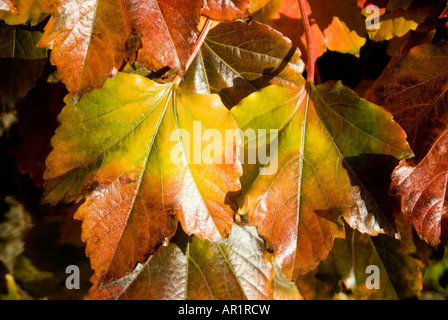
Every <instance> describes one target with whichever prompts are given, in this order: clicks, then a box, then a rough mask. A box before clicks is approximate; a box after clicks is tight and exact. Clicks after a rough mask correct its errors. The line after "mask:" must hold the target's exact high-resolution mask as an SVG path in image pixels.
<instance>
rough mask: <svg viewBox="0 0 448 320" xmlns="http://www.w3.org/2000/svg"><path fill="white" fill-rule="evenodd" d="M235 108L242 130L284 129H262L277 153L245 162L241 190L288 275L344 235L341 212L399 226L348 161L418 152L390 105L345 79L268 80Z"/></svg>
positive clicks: (358, 221) (353, 219)
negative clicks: (368, 97)
mask: <svg viewBox="0 0 448 320" xmlns="http://www.w3.org/2000/svg"><path fill="white" fill-rule="evenodd" d="M302 83H303V82H302ZM231 112H232V114H233V115H234V116H235V119H236V120H237V123H238V124H239V126H240V128H241V129H242V130H243V132H245V130H247V129H253V130H255V131H257V130H260V129H265V130H272V129H276V130H278V133H276V132H275V131H274V132H273V133H272V132H270V133H266V131H265V132H263V131H260V132H262V133H260V135H261V142H262V141H263V140H266V139H264V136H263V134H265V135H267V137H266V138H267V140H268V141H270V149H271V150H270V153H271V156H270V160H269V161H268V162H267V164H265V165H264V166H263V167H262V168H261V170H259V169H260V168H259V166H257V165H252V166H247V167H246V168H245V175H244V176H243V177H242V188H243V192H242V193H243V196H245V195H247V197H248V203H247V210H248V218H249V222H250V223H251V224H253V225H256V226H257V228H258V232H259V234H260V235H261V236H262V237H263V238H264V239H266V241H267V245H268V247H269V248H270V249H271V250H273V252H274V256H275V259H276V262H277V264H278V265H279V266H280V267H281V268H282V271H283V273H284V274H285V275H287V276H288V278H289V279H295V278H296V277H297V276H298V275H299V274H303V273H306V272H307V271H309V270H311V269H313V268H315V267H316V266H317V264H318V262H319V261H321V260H323V259H324V258H325V257H326V256H327V254H328V251H329V250H330V248H331V247H332V244H333V239H334V238H335V237H343V235H344V231H343V225H342V222H341V220H340V217H341V216H344V218H345V219H346V220H347V221H348V222H349V224H350V225H351V226H352V227H354V228H357V229H359V230H360V231H362V232H366V233H369V234H373V235H374V234H377V233H380V232H393V227H392V226H391V225H390V224H389V222H388V218H387V217H386V216H385V214H384V213H383V212H382V211H381V209H380V208H379V207H378V205H377V204H376V203H375V201H374V200H373V198H372V196H371V195H370V194H369V191H368V190H367V188H366V187H365V186H364V185H363V184H362V183H361V181H360V179H359V177H358V176H357V175H356V174H355V170H354V168H353V167H352V166H351V162H350V161H349V159H351V160H352V161H353V159H357V160H358V161H364V158H365V157H366V156H367V157H368V156H374V155H389V156H393V157H396V158H398V159H402V158H404V157H406V156H409V155H410V154H411V150H410V149H409V146H408V144H407V142H406V141H405V134H404V132H403V130H402V129H401V128H400V127H399V126H398V125H397V124H396V123H395V122H394V121H393V120H392V117H391V115H390V114H389V113H387V112H385V111H384V110H382V109H381V108H380V107H378V106H376V105H374V104H372V103H369V102H367V101H365V100H363V99H360V98H359V97H358V96H357V95H356V94H355V93H354V92H352V91H351V90H349V89H348V88H346V87H344V86H343V85H342V84H341V83H340V82H329V83H326V84H324V85H320V86H314V85H313V84H311V83H310V84H306V85H303V86H302V87H301V88H300V89H290V88H283V87H279V86H269V87H267V88H264V89H262V90H261V91H259V92H256V93H253V94H251V95H250V96H248V97H247V98H245V99H243V100H242V101H241V102H240V104H239V105H238V106H236V107H235V108H233V109H232V111H231ZM249 136H250V135H249ZM249 139H250V137H249ZM258 139H260V136H259V137H258ZM275 141H277V143H276V144H277V145H275ZM245 143H246V145H248V147H249V148H251V147H250V145H249V142H245ZM272 143H274V146H275V147H272V145H273V144H272ZM266 147H267V146H266V145H265V146H263V145H262V143H261V144H260V145H258V146H257V148H258V150H260V148H266ZM261 150H263V149H261ZM373 158H374V157H373Z"/></svg>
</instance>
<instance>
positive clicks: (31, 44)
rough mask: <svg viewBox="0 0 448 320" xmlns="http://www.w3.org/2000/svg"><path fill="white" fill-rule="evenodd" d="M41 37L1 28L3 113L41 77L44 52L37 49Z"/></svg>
mask: <svg viewBox="0 0 448 320" xmlns="http://www.w3.org/2000/svg"><path fill="white" fill-rule="evenodd" d="M41 35H42V33H41V32H38V31H28V30H24V29H22V28H20V27H11V26H7V25H4V24H3V23H2V24H0V99H1V102H2V103H3V106H4V108H5V109H11V108H12V106H13V104H14V102H15V101H17V100H19V99H20V98H23V97H24V96H25V95H26V94H27V93H28V91H29V90H30V89H31V88H33V87H34V85H35V84H36V82H37V80H38V79H39V78H40V76H41V74H42V71H43V69H44V66H45V64H46V58H47V50H46V49H43V48H36V43H37V41H38V39H39V37H40V36H41Z"/></svg>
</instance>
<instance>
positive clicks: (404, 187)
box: [392, 130, 448, 246]
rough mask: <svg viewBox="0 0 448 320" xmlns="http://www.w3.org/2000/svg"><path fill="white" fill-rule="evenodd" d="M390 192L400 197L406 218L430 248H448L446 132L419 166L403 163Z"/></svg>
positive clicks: (397, 169) (447, 149)
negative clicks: (441, 246) (441, 245)
mask: <svg viewBox="0 0 448 320" xmlns="http://www.w3.org/2000/svg"><path fill="white" fill-rule="evenodd" d="M392 178H393V184H392V189H393V191H395V192H396V193H398V194H400V195H401V199H402V207H403V209H404V210H405V213H406V217H407V218H408V219H409V220H411V221H412V222H413V223H414V227H415V230H416V231H417V232H418V234H419V235H420V236H421V237H422V238H424V239H426V240H427V241H428V242H429V243H430V244H432V245H433V246H437V245H438V244H439V243H441V242H442V243H443V244H444V245H448V203H447V200H448V199H447V191H448V190H447V188H448V131H447V130H445V131H443V132H442V133H441V134H440V136H439V138H438V139H437V140H436V141H435V143H434V144H433V146H432V148H431V149H430V150H429V153H428V154H427V155H426V156H425V158H424V159H423V160H422V161H421V162H420V163H418V164H414V163H413V162H412V161H409V162H408V161H406V160H404V161H402V162H401V163H400V165H399V166H398V167H397V168H396V169H395V171H394V174H393V177H392Z"/></svg>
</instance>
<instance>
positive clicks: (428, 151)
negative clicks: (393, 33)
mask: <svg viewBox="0 0 448 320" xmlns="http://www.w3.org/2000/svg"><path fill="white" fill-rule="evenodd" d="M447 65H448V45H447V43H446V42H441V43H440V44H425V45H421V46H417V47H415V48H413V49H411V50H410V52H409V53H408V54H407V55H405V56H404V57H403V58H402V59H400V60H399V61H398V62H397V63H396V64H395V65H392V66H391V67H390V68H388V70H387V71H386V72H385V73H384V74H383V75H382V77H381V78H380V79H378V82H377V84H376V86H375V88H374V90H372V91H371V93H370V94H369V95H368V97H369V99H371V100H373V101H374V102H376V103H379V104H381V105H383V106H384V107H385V108H386V109H387V110H389V111H390V112H392V113H393V114H394V116H395V118H396V119H397V121H398V122H399V123H400V124H401V125H402V126H403V128H405V130H406V132H407V134H408V137H409V138H408V140H409V143H410V145H411V147H412V149H413V150H414V153H415V155H416V158H415V159H411V160H406V161H402V162H401V163H400V166H399V167H398V168H397V169H396V170H395V172H394V175H393V185H392V188H393V191H394V193H396V194H398V195H401V199H402V208H403V209H404V211H405V215H406V217H407V219H409V220H410V221H412V222H413V223H414V227H415V229H416V231H417V232H418V233H419V235H420V236H421V237H422V238H424V239H426V240H427V241H429V243H431V244H432V245H438V244H439V243H440V241H442V242H444V243H446V240H445V239H446V233H447V232H448V226H447V224H446V216H447V211H446V208H445V194H446V183H445V182H446V181H445V180H446V177H445V176H446V171H447V169H448V168H447V165H446V159H445V154H446V153H445V149H446V146H447V145H446V138H445V130H446V126H447V125H448V113H447V108H446V99H447V94H446V93H447V88H448V76H447V74H448V68H447Z"/></svg>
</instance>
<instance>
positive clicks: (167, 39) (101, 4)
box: [39, 0, 203, 101]
mask: <svg viewBox="0 0 448 320" xmlns="http://www.w3.org/2000/svg"><path fill="white" fill-rule="evenodd" d="M202 5H203V2H202V1H201V0H194V1H187V0H176V1H167V0H151V1H142V0H125V1H121V0H112V1H110V0H108V1H105V0H89V1H81V0H76V1H68V0H65V1H63V2H62V3H61V9H60V10H59V11H58V12H57V13H54V14H53V15H52V18H51V19H50V21H49V22H48V24H47V26H46V30H45V33H44V35H43V37H42V39H41V40H40V42H39V45H41V46H50V45H52V46H53V51H52V54H51V62H52V63H53V64H54V65H56V66H57V67H58V71H59V75H60V77H61V79H62V81H63V82H64V83H65V84H66V86H67V89H68V90H69V91H70V93H71V94H72V96H73V97H74V98H75V101H77V100H78V98H79V97H80V96H82V95H83V94H85V93H87V92H90V91H92V90H93V89H95V88H101V87H102V86H103V85H104V82H105V81H106V80H107V78H108V77H109V76H112V77H113V76H114V75H115V73H116V72H117V70H118V69H119V68H120V66H121V65H122V63H123V60H127V61H133V60H134V58H135V52H136V51H137V49H138V48H139V45H140V41H141V45H142V48H141V49H140V50H139V54H138V57H139V61H140V62H142V64H144V65H146V66H147V67H152V66H153V64H154V63H157V64H158V65H162V66H168V67H170V68H173V69H175V70H179V71H180V72H181V73H182V72H184V71H185V64H186V61H187V60H188V58H189V56H190V54H191V50H192V49H193V46H194V43H195V41H196V33H195V30H196V27H197V25H198V23H199V19H200V10H201V7H202Z"/></svg>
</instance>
